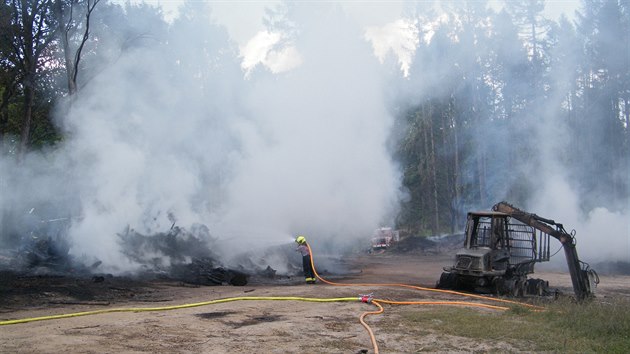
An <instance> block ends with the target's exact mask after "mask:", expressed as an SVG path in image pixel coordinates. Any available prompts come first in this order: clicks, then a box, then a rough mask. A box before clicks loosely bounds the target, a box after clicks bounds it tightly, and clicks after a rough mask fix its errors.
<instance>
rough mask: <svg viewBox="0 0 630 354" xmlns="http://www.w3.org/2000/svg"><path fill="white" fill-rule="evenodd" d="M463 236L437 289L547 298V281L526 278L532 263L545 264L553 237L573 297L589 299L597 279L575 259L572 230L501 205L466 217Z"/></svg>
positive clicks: (589, 269)
mask: <svg viewBox="0 0 630 354" xmlns="http://www.w3.org/2000/svg"><path fill="white" fill-rule="evenodd" d="M465 235H466V238H465V241H464V248H462V249H461V250H459V251H458V252H457V253H456V255H455V262H454V264H453V265H452V266H450V267H445V268H444V273H442V275H441V277H440V280H439V282H438V284H437V287H438V288H441V289H461V290H472V291H477V292H485V293H495V294H500V295H511V296H515V297H517V296H522V295H526V294H527V295H540V296H543V295H549V294H551V293H552V292H551V291H550V290H549V283H548V282H546V281H544V280H542V279H528V275H529V274H531V273H533V272H534V265H535V264H536V263H538V262H546V261H549V259H550V252H549V242H550V238H551V237H553V238H555V239H557V240H558V241H560V243H561V244H562V247H563V249H564V253H565V256H566V260H567V264H568V267H569V273H570V275H571V281H572V284H573V290H574V292H575V296H576V298H577V299H578V300H584V299H586V298H589V297H593V296H594V290H595V287H596V286H597V284H598V283H599V278H598V277H597V273H596V272H595V271H594V270H593V269H591V268H590V266H589V265H588V264H587V263H585V262H582V261H580V259H579V258H578V255H577V250H576V244H575V231H573V232H572V233H570V234H569V233H568V232H566V230H565V229H564V226H563V225H562V224H560V223H557V222H555V221H554V220H550V219H546V218H543V217H540V216H538V215H536V214H532V213H527V212H525V211H522V210H520V209H518V208H516V207H514V206H512V205H510V204H508V203H506V202H500V203H498V204H496V205H494V206H493V207H492V211H481V212H469V213H468V220H467V223H466V231H465Z"/></svg>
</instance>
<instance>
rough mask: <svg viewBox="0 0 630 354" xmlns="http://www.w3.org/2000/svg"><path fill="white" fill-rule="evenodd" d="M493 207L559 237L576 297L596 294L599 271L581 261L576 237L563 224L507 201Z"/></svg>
mask: <svg viewBox="0 0 630 354" xmlns="http://www.w3.org/2000/svg"><path fill="white" fill-rule="evenodd" d="M492 209H493V210H494V211H498V212H501V213H505V214H508V215H509V216H511V217H513V218H514V219H516V220H518V221H520V222H522V223H524V224H526V225H529V226H531V227H533V228H535V229H537V230H540V231H542V232H544V233H546V234H548V235H550V236H552V237H554V238H556V239H558V240H559V241H560V243H561V244H562V248H563V249H564V253H565V256H566V259H567V265H568V266H569V273H570V275H571V282H572V283H573V291H574V292H575V296H576V298H577V299H578V300H584V299H586V298H588V297H592V296H593V295H594V294H593V290H592V286H593V287H594V285H596V284H597V283H598V279H597V273H595V271H594V270H592V269H590V267H589V266H588V264H586V263H584V262H581V261H580V259H579V258H578V254H577V249H576V246H575V239H574V237H573V235H571V234H569V233H567V232H566V230H565V229H564V227H563V225H562V224H560V223H556V222H555V221H554V220H550V219H545V218H543V217H540V216H538V215H536V214H532V213H527V212H525V211H522V210H520V209H518V208H516V207H514V206H512V205H510V204H508V203H506V202H500V203H497V204H496V205H495V206H494V207H492Z"/></svg>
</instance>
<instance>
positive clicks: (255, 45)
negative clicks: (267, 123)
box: [134, 0, 580, 74]
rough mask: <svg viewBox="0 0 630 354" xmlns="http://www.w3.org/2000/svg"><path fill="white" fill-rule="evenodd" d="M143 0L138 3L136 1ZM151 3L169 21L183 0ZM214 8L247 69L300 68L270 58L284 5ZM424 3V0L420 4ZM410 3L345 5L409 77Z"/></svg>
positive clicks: (552, 9)
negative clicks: (272, 17)
mask: <svg viewBox="0 0 630 354" xmlns="http://www.w3.org/2000/svg"><path fill="white" fill-rule="evenodd" d="M134 1H138V0H134ZM144 2H146V3H149V4H155V5H156V6H160V7H162V9H163V11H164V14H165V16H166V18H173V17H175V16H176V14H177V9H178V7H179V6H180V5H181V3H182V2H183V1H182V0H144ZM207 2H208V3H210V4H211V11H212V14H211V16H212V18H213V20H215V21H216V22H217V23H218V24H220V25H223V26H225V27H226V29H227V31H228V33H229V34H230V36H231V37H232V39H233V40H234V41H236V42H237V43H238V45H239V47H240V50H241V55H242V56H243V68H244V69H245V70H246V71H247V70H249V69H251V68H252V67H253V66H255V65H256V64H258V63H262V64H263V65H266V66H267V67H269V68H270V70H271V71H272V72H275V73H277V72H281V71H286V70H290V69H292V68H294V67H295V66H297V65H299V63H300V59H299V57H298V54H297V53H295V52H294V51H292V50H291V49H289V50H288V51H286V52H284V53H277V52H274V53H273V54H272V55H271V56H267V54H268V53H269V51H271V50H272V49H271V48H272V47H273V45H274V44H276V43H277V42H278V41H279V40H280V36H279V34H277V33H275V34H274V33H268V32H267V31H266V29H265V28H264V25H263V21H262V20H263V17H264V16H265V9H266V8H273V7H274V6H277V5H278V4H280V3H281V1H276V0H272V1H263V0H260V1H258V0H253V1H242V0H235V1H212V0H210V1H207ZM420 2H422V1H420ZM411 3H413V2H410V1H396V0H387V1H349V0H348V1H341V2H340V4H341V6H342V7H343V9H344V10H345V11H346V12H347V13H348V14H350V16H351V17H352V20H353V21H355V22H356V23H357V24H359V26H361V27H363V28H364V30H365V35H366V40H369V41H370V42H371V43H372V45H373V47H374V52H375V55H376V56H378V57H379V58H381V59H382V58H383V57H384V56H385V55H386V53H387V52H388V51H389V50H391V51H393V52H394V53H396V55H397V56H398V58H399V63H400V65H401V70H402V71H403V72H404V73H405V74H407V71H408V69H409V66H410V64H411V63H410V61H411V57H412V56H413V53H410V51H409V50H408V48H411V47H413V46H414V44H417V41H418V38H417V30H415V31H414V29H412V28H411V26H412V25H413V24H411V23H407V22H405V20H404V19H403V18H402V17H401V14H402V13H403V9H404V8H405V6H408V5H409V4H411ZM488 4H489V6H490V7H492V8H494V9H495V10H497V11H498V10H500V9H501V8H502V6H503V2H502V1H500V0H490V1H489V2H488ZM579 6H580V1H579V0H547V1H546V5H545V15H546V16H547V17H548V18H550V19H553V20H557V19H558V18H559V17H560V16H561V15H565V16H567V17H568V18H573V14H574V12H575V11H576V10H577V9H578V8H579Z"/></svg>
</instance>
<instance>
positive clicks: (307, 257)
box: [295, 235, 315, 284]
mask: <svg viewBox="0 0 630 354" xmlns="http://www.w3.org/2000/svg"><path fill="white" fill-rule="evenodd" d="M295 243H297V244H298V246H297V249H296V251H297V252H300V254H301V255H302V269H303V270H304V278H305V280H306V284H315V272H314V271H313V264H312V263H311V252H310V251H309V249H308V244H307V243H306V237H304V236H302V235H300V236H298V237H296V238H295Z"/></svg>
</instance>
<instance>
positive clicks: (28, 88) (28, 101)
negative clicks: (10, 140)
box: [17, 74, 35, 159]
mask: <svg viewBox="0 0 630 354" xmlns="http://www.w3.org/2000/svg"><path fill="white" fill-rule="evenodd" d="M32 76H33V75H32V74H29V77H28V78H26V79H25V80H24V116H23V118H22V119H23V120H22V133H21V140H20V145H19V149H18V156H17V157H18V159H21V158H22V156H24V154H25V153H26V149H27V148H28V145H29V140H30V138H31V122H32V121H33V103H34V101H35V91H34V90H33V87H32V83H33V80H34V78H33V77H32Z"/></svg>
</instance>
